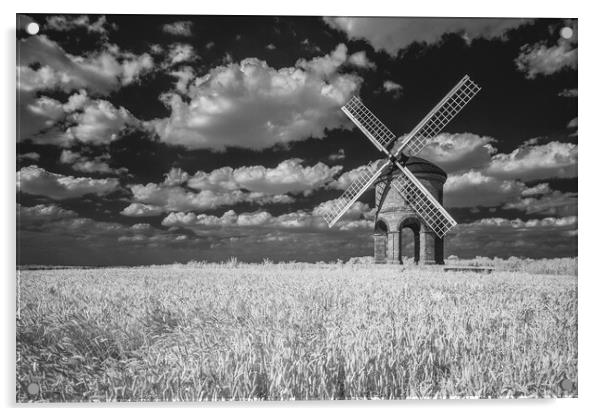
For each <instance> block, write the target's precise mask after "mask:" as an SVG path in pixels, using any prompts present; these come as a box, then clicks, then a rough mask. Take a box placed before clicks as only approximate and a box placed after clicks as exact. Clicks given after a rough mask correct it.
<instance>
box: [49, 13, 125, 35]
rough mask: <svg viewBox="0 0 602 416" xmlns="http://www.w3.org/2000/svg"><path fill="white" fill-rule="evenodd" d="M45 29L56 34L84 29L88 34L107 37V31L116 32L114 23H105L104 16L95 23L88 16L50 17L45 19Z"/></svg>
mask: <svg viewBox="0 0 602 416" xmlns="http://www.w3.org/2000/svg"><path fill="white" fill-rule="evenodd" d="M45 26H46V28H48V29H51V30H56V31H57V32H67V31H71V30H73V29H80V28H81V29H85V30H87V31H88V33H98V34H101V35H107V34H108V32H109V29H112V30H116V29H117V25H116V24H115V23H111V24H109V23H107V18H106V16H100V17H99V18H98V19H96V20H95V21H92V20H91V19H90V17H89V16H88V15H82V16H70V15H63V16H57V15H55V16H50V17H48V18H46V25H45Z"/></svg>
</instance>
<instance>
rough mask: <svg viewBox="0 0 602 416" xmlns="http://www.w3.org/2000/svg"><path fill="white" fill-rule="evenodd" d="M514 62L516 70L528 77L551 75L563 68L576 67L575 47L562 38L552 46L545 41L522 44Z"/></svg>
mask: <svg viewBox="0 0 602 416" xmlns="http://www.w3.org/2000/svg"><path fill="white" fill-rule="evenodd" d="M515 63H516V67H517V68H518V70H519V71H521V72H524V73H525V74H526V77H527V78H529V79H534V78H536V77H537V76H538V75H544V76H548V75H552V74H555V73H556V72H558V71H561V70H563V69H565V68H567V69H577V48H574V47H573V45H572V44H571V43H570V42H567V41H563V40H561V41H559V42H558V44H557V45H554V46H547V45H546V44H545V43H537V44H535V45H524V46H523V47H522V48H521V50H520V54H519V56H518V57H517V58H516V60H515Z"/></svg>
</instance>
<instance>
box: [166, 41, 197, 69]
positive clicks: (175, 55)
mask: <svg viewBox="0 0 602 416" xmlns="http://www.w3.org/2000/svg"><path fill="white" fill-rule="evenodd" d="M195 57H196V56H195V53H194V48H193V47H192V45H188V44H184V43H174V44H173V45H171V46H170V47H169V54H168V58H169V61H170V64H171V65H175V64H179V63H182V62H190V61H192V60H194V59H195Z"/></svg>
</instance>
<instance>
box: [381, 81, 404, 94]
mask: <svg viewBox="0 0 602 416" xmlns="http://www.w3.org/2000/svg"><path fill="white" fill-rule="evenodd" d="M383 89H384V90H385V91H386V92H388V93H390V94H391V95H392V96H393V98H399V97H401V95H402V94H403V87H402V86H401V85H399V84H398V83H396V82H393V81H391V80H386V81H385V82H384V83H383Z"/></svg>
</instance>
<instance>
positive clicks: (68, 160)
mask: <svg viewBox="0 0 602 416" xmlns="http://www.w3.org/2000/svg"><path fill="white" fill-rule="evenodd" d="M109 159H110V155H109V154H108V153H105V154H102V155H100V156H96V157H93V158H90V157H87V156H84V155H82V154H81V153H78V152H72V151H70V150H63V151H62V152H61V156H60V158H59V161H60V162H61V163H64V164H68V165H71V167H72V168H73V170H77V171H79V172H86V173H112V174H115V173H125V172H127V169H126V168H119V169H113V168H111V167H110V166H109V163H108V161H109Z"/></svg>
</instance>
